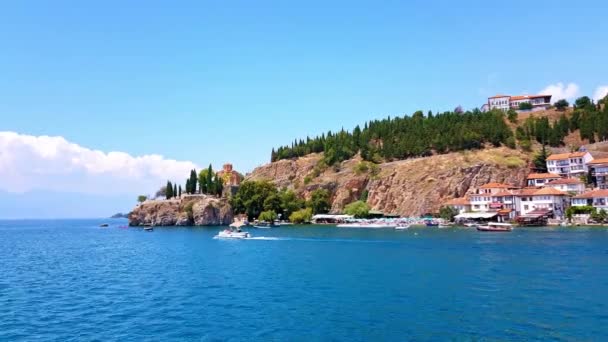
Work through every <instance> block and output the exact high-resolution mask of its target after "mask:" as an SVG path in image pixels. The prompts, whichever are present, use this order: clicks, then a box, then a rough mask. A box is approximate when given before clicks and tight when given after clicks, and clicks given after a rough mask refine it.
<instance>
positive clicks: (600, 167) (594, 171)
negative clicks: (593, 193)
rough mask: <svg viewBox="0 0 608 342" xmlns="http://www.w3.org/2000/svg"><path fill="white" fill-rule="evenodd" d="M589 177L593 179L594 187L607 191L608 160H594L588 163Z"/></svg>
mask: <svg viewBox="0 0 608 342" xmlns="http://www.w3.org/2000/svg"><path fill="white" fill-rule="evenodd" d="M589 169H590V170H591V176H593V177H594V182H595V186H597V187H598V188H600V189H608V158H600V159H594V160H592V161H591V162H589Z"/></svg>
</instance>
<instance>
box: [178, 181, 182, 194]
mask: <svg viewBox="0 0 608 342" xmlns="http://www.w3.org/2000/svg"><path fill="white" fill-rule="evenodd" d="M177 195H178V196H179V197H182V185H181V184H180V185H179V188H178V189H177Z"/></svg>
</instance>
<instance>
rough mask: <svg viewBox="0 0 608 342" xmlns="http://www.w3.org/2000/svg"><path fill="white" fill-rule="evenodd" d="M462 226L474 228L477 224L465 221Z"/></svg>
mask: <svg viewBox="0 0 608 342" xmlns="http://www.w3.org/2000/svg"><path fill="white" fill-rule="evenodd" d="M464 226H465V227H467V228H475V227H477V226H479V225H478V224H477V223H471V222H468V223H465V224H464Z"/></svg>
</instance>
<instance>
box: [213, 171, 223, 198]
mask: <svg viewBox="0 0 608 342" xmlns="http://www.w3.org/2000/svg"><path fill="white" fill-rule="evenodd" d="M214 190H215V195H216V196H218V197H219V196H222V192H223V191H224V180H223V179H222V177H220V175H219V174H218V173H216V174H215V186H214Z"/></svg>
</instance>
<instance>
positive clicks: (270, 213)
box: [258, 210, 277, 222]
mask: <svg viewBox="0 0 608 342" xmlns="http://www.w3.org/2000/svg"><path fill="white" fill-rule="evenodd" d="M276 219H277V213H275V212H274V210H266V211H262V212H261V213H260V215H259V216H258V220H259V221H264V222H274V221H275V220H276Z"/></svg>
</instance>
